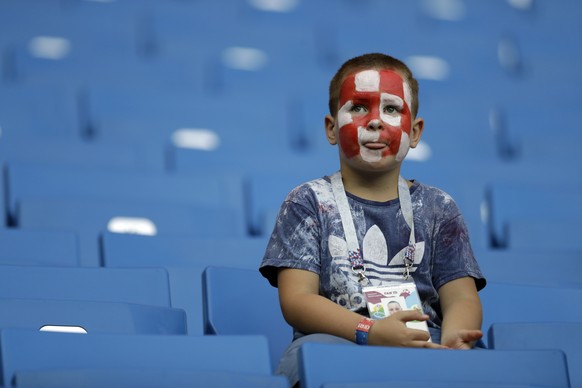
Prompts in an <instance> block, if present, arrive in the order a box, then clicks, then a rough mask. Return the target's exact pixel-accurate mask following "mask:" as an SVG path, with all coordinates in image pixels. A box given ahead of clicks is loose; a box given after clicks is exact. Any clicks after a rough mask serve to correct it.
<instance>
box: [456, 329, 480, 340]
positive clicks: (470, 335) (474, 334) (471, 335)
mask: <svg viewBox="0 0 582 388" xmlns="http://www.w3.org/2000/svg"><path fill="white" fill-rule="evenodd" d="M459 336H460V337H461V339H462V340H463V341H465V342H470V341H477V340H479V339H481V337H483V332H482V331H481V330H462V331H460V332H459Z"/></svg>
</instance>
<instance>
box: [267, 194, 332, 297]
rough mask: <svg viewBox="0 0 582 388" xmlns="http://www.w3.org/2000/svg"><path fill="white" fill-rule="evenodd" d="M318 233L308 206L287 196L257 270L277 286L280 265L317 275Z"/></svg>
mask: <svg viewBox="0 0 582 388" xmlns="http://www.w3.org/2000/svg"><path fill="white" fill-rule="evenodd" d="M320 234H321V232H320V227H319V224H318V221H317V215H316V213H315V211H314V210H313V208H312V206H310V205H309V203H298V202H296V201H292V200H289V199H287V200H286V201H285V202H284V203H283V205H282V206H281V209H280V211H279V215H278V217H277V222H276V223H275V227H274V229H273V233H272V234H271V238H270V240H269V243H268V245H267V249H266V252H265V256H264V257H263V261H262V263H261V266H260V268H259V271H260V272H261V274H262V275H263V276H264V277H265V278H267V279H268V280H269V283H271V285H272V286H274V287H277V272H278V270H279V269H280V268H297V269H303V270H307V271H311V272H315V273H317V274H319V273H320V268H321V260H320V241H321V239H320Z"/></svg>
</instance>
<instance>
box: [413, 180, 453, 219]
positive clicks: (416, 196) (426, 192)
mask: <svg viewBox="0 0 582 388" xmlns="http://www.w3.org/2000/svg"><path fill="white" fill-rule="evenodd" d="M415 186H416V189H415V190H414V191H413V192H412V193H411V194H412V199H413V202H417V203H421V204H422V205H423V207H425V208H426V207H427V206H425V205H429V206H428V208H433V209H434V210H436V209H441V211H448V212H452V213H457V212H459V210H458V206H457V204H456V202H455V200H454V199H453V197H452V196H451V195H450V194H449V193H448V192H446V191H445V190H443V189H441V188H439V187H436V186H431V185H428V184H425V183H421V182H418V181H415V182H414V186H413V187H415Z"/></svg>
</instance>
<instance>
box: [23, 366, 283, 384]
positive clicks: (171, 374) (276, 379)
mask: <svg viewBox="0 0 582 388" xmlns="http://www.w3.org/2000/svg"><path fill="white" fill-rule="evenodd" d="M14 382H15V385H16V386H17V387H23V388H33V387H37V388H41V387H42V388H48V387H55V388H56V387H59V388H65V387H71V388H72V387H79V386H82V387H85V388H100V387H120V388H130V387H152V388H154V387H190V386H192V384H196V385H198V386H204V387H211V386H212V387H240V388H288V387H289V382H288V381H287V379H286V378H285V377H283V376H276V375H259V374H254V373H253V374H251V373H240V372H228V371H224V370H223V371H218V372H217V371H205V370H195V371H194V370H187V369H172V370H169V369H160V368H140V369H138V368H131V369H130V368H123V369H118V368H109V369H105V368H93V369H66V370H48V371H47V370H35V371H26V372H18V371H17V372H16V373H15V375H14Z"/></svg>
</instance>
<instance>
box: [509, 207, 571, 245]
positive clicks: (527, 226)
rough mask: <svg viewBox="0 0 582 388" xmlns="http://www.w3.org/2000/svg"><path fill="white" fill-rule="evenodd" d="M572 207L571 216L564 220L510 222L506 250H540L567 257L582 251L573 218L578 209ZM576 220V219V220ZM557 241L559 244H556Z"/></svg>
mask: <svg viewBox="0 0 582 388" xmlns="http://www.w3.org/2000/svg"><path fill="white" fill-rule="evenodd" d="M576 206H577V205H576V204H573V205H572V213H571V216H566V218H565V219H562V220H558V219H553V218H550V219H547V220H544V219H543V218H542V219H540V220H532V219H529V217H528V218H524V219H520V220H510V221H508V222H507V223H506V225H507V229H506V231H507V239H508V240H509V243H508V244H509V246H508V249H510V250H517V251H519V250H532V249H536V250H541V251H548V252H555V253H558V254H560V255H563V254H565V255H567V254H568V253H572V252H581V251H582V240H580V238H579V236H580V233H579V229H578V228H579V225H580V222H579V221H578V219H579V217H575V214H576V213H578V211H579V210H578V209H575V207H576ZM576 218H578V219H576ZM556 241H559V243H556Z"/></svg>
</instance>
